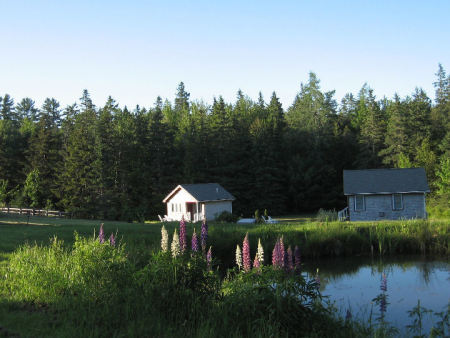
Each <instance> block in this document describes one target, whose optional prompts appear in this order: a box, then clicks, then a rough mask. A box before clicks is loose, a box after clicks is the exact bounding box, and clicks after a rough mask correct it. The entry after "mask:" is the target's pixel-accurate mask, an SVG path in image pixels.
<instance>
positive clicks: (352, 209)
mask: <svg viewBox="0 0 450 338" xmlns="http://www.w3.org/2000/svg"><path fill="white" fill-rule="evenodd" d="M427 192H430V188H429V187H428V183H427V177H426V174H425V169H424V168H406V169H368V170H344V195H346V196H347V208H345V209H344V210H342V211H340V212H339V218H340V219H341V220H342V219H347V220H350V221H375V220H377V221H378V220H385V219H388V220H389V219H411V218H426V217H427V213H426V209H425V194H426V193H427Z"/></svg>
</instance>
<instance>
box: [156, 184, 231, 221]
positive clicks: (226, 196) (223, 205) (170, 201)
mask: <svg viewBox="0 0 450 338" xmlns="http://www.w3.org/2000/svg"><path fill="white" fill-rule="evenodd" d="M234 200H235V198H234V197H233V195H231V194H230V193H229V192H228V191H226V190H225V189H224V188H223V187H222V186H221V185H220V184H217V183H202V184H180V185H179V186H177V187H176V188H175V189H173V190H172V191H171V192H170V193H169V194H168V195H167V196H166V198H165V199H164V200H163V203H166V205H167V216H168V218H169V219H172V220H177V221H180V220H181V218H182V217H184V219H185V220H188V221H192V222H197V221H201V220H203V219H204V218H206V219H208V220H213V219H215V218H216V217H217V216H218V215H219V214H220V213H222V212H223V211H228V212H230V213H232V212H233V207H232V202H233V201H234Z"/></svg>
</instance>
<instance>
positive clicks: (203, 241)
mask: <svg viewBox="0 0 450 338" xmlns="http://www.w3.org/2000/svg"><path fill="white" fill-rule="evenodd" d="M200 237H201V245H202V250H203V253H205V250H206V241H207V240H208V223H206V218H205V219H203V222H202V231H201V233H200Z"/></svg>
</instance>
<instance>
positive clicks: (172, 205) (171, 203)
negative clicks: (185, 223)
mask: <svg viewBox="0 0 450 338" xmlns="http://www.w3.org/2000/svg"><path fill="white" fill-rule="evenodd" d="M170 204H171V205H172V212H174V210H173V203H170Z"/></svg>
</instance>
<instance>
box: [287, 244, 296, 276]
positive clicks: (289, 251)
mask: <svg viewBox="0 0 450 338" xmlns="http://www.w3.org/2000/svg"><path fill="white" fill-rule="evenodd" d="M286 257H287V258H286V260H287V264H286V270H287V271H289V272H292V271H294V257H293V255H292V249H291V246H290V245H289V247H288V249H287V254H286Z"/></svg>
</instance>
